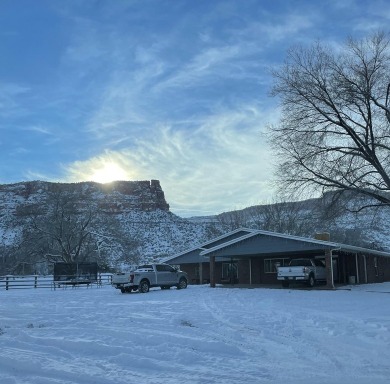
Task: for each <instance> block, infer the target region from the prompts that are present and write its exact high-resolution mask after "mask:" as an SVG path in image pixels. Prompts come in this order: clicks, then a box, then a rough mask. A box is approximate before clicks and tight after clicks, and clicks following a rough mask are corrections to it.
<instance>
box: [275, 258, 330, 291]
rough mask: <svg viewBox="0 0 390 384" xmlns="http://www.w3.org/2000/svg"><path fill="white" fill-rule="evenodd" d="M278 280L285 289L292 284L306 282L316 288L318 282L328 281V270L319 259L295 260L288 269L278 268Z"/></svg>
mask: <svg viewBox="0 0 390 384" xmlns="http://www.w3.org/2000/svg"><path fill="white" fill-rule="evenodd" d="M277 279H278V280H279V281H281V282H282V285H283V287H288V286H289V285H290V283H292V282H304V283H307V284H308V285H309V287H314V285H315V284H316V282H318V281H326V268H325V265H324V263H323V262H322V261H321V260H319V259H293V260H291V261H290V264H289V266H288V267H278V276H277Z"/></svg>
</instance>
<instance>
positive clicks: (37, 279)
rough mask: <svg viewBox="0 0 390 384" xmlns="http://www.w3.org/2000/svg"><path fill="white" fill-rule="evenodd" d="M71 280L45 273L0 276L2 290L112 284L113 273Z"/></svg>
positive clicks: (87, 286) (88, 286)
mask: <svg viewBox="0 0 390 384" xmlns="http://www.w3.org/2000/svg"><path fill="white" fill-rule="evenodd" d="M69 278H70V279H69V280H63V281H54V277H53V276H52V275H50V276H43V275H6V276H0V290H2V289H5V290H7V291H8V290H9V289H31V288H50V289H53V290H55V289H59V288H61V289H65V288H68V287H72V288H76V287H86V288H91V287H98V288H99V287H101V286H103V285H111V281H112V274H110V273H98V276H97V280H95V281H88V280H77V279H73V278H72V276H69Z"/></svg>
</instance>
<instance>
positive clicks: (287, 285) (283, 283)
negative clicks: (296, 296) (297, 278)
mask: <svg viewBox="0 0 390 384" xmlns="http://www.w3.org/2000/svg"><path fill="white" fill-rule="evenodd" d="M289 285H290V283H289V282H288V281H282V287H283V288H288V287H289Z"/></svg>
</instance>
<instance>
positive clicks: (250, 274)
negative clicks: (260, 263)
mask: <svg viewBox="0 0 390 384" xmlns="http://www.w3.org/2000/svg"><path fill="white" fill-rule="evenodd" d="M249 285H252V258H251V257H250V258H249Z"/></svg>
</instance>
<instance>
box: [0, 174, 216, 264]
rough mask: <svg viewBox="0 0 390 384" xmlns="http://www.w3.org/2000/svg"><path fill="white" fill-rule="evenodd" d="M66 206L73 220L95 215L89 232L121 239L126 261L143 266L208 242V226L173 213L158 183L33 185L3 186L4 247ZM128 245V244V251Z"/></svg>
mask: <svg viewBox="0 0 390 384" xmlns="http://www.w3.org/2000/svg"><path fill="white" fill-rule="evenodd" d="M64 201H71V202H72V203H71V206H72V209H73V210H74V214H75V215H82V214H85V213H91V212H92V213H93V216H94V219H93V223H92V224H91V225H92V226H93V228H92V230H91V232H94V233H99V234H103V235H107V234H109V235H110V236H111V237H116V238H118V243H119V242H120V241H121V242H122V245H121V247H122V248H121V249H122V250H123V252H122V253H125V255H123V257H124V258H126V254H127V255H130V254H131V255H135V254H136V255H138V256H139V258H140V259H142V260H145V261H146V260H154V259H161V258H163V257H166V256H169V255H172V254H174V253H176V252H178V251H181V250H183V249H186V248H189V247H193V246H194V244H198V243H199V242H203V241H204V240H205V238H207V237H208V236H207V225H206V224H203V223H196V222H191V221H190V220H186V219H183V218H180V217H178V216H176V215H174V214H173V213H171V212H170V210H169V204H168V203H167V201H166V200H165V196H164V192H163V190H162V188H161V185H160V182H159V181H158V180H151V181H116V182H112V183H107V184H99V183H95V182H81V183H71V184H70V183H69V184H66V183H50V182H43V181H31V182H23V183H17V184H3V185H0V247H12V246H15V245H17V244H19V243H21V242H22V240H23V238H25V237H26V229H27V231H29V223H31V220H32V219H33V218H34V220H35V218H37V217H38V218H41V220H42V218H43V219H44V220H45V219H46V217H47V220H48V221H49V220H53V213H52V212H53V206H54V205H55V204H58V203H61V204H62V203H63V202H64ZM50 215H51V216H50ZM53 225H54V223H53ZM119 237H121V238H119ZM124 237H125V239H123V238H124ZM123 240H125V241H123ZM126 242H127V244H130V245H128V246H124V245H123V244H124V243H126ZM117 256H118V254H116V256H115V257H117ZM112 257H113V259H114V258H115V257H114V256H112ZM112 261H113V262H115V260H112Z"/></svg>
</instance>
